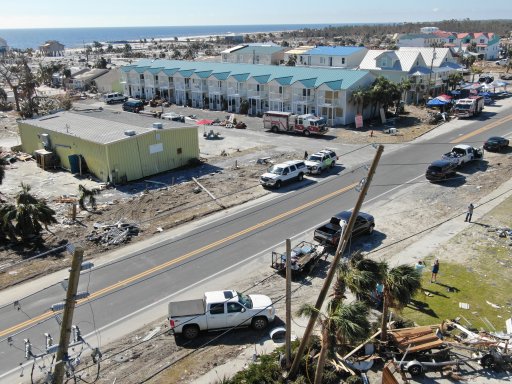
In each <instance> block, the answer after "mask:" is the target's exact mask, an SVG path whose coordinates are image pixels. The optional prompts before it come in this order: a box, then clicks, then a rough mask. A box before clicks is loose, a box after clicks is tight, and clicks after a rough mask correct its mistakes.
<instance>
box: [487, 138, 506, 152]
mask: <svg viewBox="0 0 512 384" xmlns="http://www.w3.org/2000/svg"><path fill="white" fill-rule="evenodd" d="M508 144H509V140H508V139H506V138H504V137H501V136H492V137H489V138H488V139H487V140H486V142H485V143H484V149H485V150H486V151H489V152H505V151H506V150H507V148H508Z"/></svg>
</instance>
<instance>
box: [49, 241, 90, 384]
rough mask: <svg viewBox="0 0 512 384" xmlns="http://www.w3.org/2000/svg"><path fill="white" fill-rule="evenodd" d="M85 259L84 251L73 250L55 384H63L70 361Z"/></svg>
mask: <svg viewBox="0 0 512 384" xmlns="http://www.w3.org/2000/svg"><path fill="white" fill-rule="evenodd" d="M83 258H84V250H83V249H82V248H81V247H76V248H75V249H74V250H73V261H72V262H71V271H70V272H69V284H68V289H67V292H66V301H65V304H64V314H63V317H62V324H61V327H60V341H59V349H58V351H57V357H56V361H57V363H56V365H55V371H54V373H53V382H54V384H62V383H63V380H64V373H65V370H66V369H65V368H66V362H67V361H68V347H69V337H70V335H71V326H72V325H73V313H74V311H75V301H76V292H77V289H78V280H79V279H80V271H81V266H82V260H83Z"/></svg>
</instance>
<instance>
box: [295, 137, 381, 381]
mask: <svg viewBox="0 0 512 384" xmlns="http://www.w3.org/2000/svg"><path fill="white" fill-rule="evenodd" d="M382 152H384V146H383V145H379V146H378V147H377V153H376V154H375V157H374V159H373V162H372V165H371V167H370V170H369V171H368V176H367V178H366V181H365V182H364V183H363V186H362V188H361V192H360V193H359V197H358V199H357V201H356V205H355V206H354V209H353V210H352V214H351V215H350V220H349V221H348V223H347V225H346V226H345V230H344V232H343V237H342V238H341V239H340V242H339V244H338V248H337V249H336V253H335V254H334V258H333V260H332V263H331V267H330V268H329V271H328V272H327V277H326V278H325V281H324V285H323V286H322V289H321V291H320V294H319V295H318V298H317V301H316V304H315V309H316V311H313V312H312V314H311V316H310V318H309V322H308V325H307V327H306V330H305V331H304V335H303V337H302V340H301V342H300V345H299V348H298V349H297V352H296V354H295V358H294V359H293V363H292V366H291V368H290V371H289V373H288V377H289V378H292V379H293V378H295V376H297V372H298V370H299V365H300V361H301V359H302V356H303V355H304V351H305V350H306V345H307V344H308V342H309V338H310V337H311V334H312V333H313V328H314V326H315V323H316V320H317V318H318V314H319V313H320V309H321V308H322V305H323V303H324V300H325V298H326V297H327V293H328V290H329V287H330V286H331V283H332V280H333V278H334V275H335V274H336V268H337V266H338V264H339V262H340V259H341V256H342V255H343V252H344V251H345V247H346V246H347V244H348V241H349V239H350V237H351V235H352V228H353V227H354V223H355V220H356V217H357V215H358V214H359V210H360V209H361V206H362V205H363V201H364V199H365V197H366V194H367V192H368V189H369V188H370V183H371V181H372V178H373V175H374V174H375V171H376V169H377V165H378V164H379V160H380V157H381V156H382Z"/></svg>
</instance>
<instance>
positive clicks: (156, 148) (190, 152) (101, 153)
mask: <svg viewBox="0 0 512 384" xmlns="http://www.w3.org/2000/svg"><path fill="white" fill-rule="evenodd" d="M18 126H19V133H20V137H21V145H22V149H23V151H25V152H26V153H30V154H33V155H35V156H36V159H37V160H38V164H39V165H40V166H42V167H43V168H46V167H48V166H49V165H54V163H55V160H57V164H58V166H59V167H61V168H64V169H67V170H69V171H71V172H72V173H85V172H89V173H91V174H93V175H94V176H96V177H97V178H98V179H100V180H102V181H104V182H113V183H114V184H117V183H125V182H127V181H132V180H138V179H141V178H144V177H149V176H152V175H155V174H158V173H161V172H165V171H169V170H171V169H174V168H178V167H181V166H184V165H187V163H189V161H190V160H191V159H197V158H199V141H198V131H197V126H194V125H189V124H185V123H180V122H174V121H168V120H160V119H156V118H151V117H146V116H140V115H138V114H135V113H127V112H126V113H125V112H122V113H118V112H117V113H116V112H112V111H101V110H87V111H82V112H75V111H66V112H58V113H55V114H53V115H48V116H44V117H40V118H37V119H31V120H22V121H20V122H19V123H18Z"/></svg>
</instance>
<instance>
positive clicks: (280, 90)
mask: <svg viewBox="0 0 512 384" xmlns="http://www.w3.org/2000/svg"><path fill="white" fill-rule="evenodd" d="M279 93H280V94H281V95H282V94H283V87H279Z"/></svg>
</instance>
